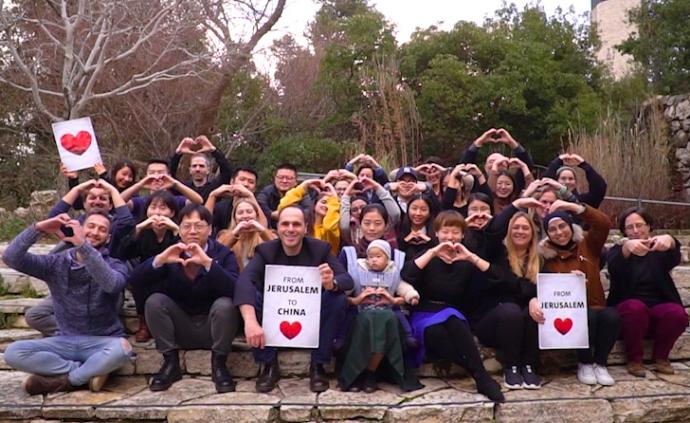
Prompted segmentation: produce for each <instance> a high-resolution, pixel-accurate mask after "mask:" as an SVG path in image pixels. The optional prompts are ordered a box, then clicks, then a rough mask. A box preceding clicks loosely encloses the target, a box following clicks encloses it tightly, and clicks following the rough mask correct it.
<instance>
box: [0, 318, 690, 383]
mask: <svg viewBox="0 0 690 423" xmlns="http://www.w3.org/2000/svg"><path fill="white" fill-rule="evenodd" d="M40 337H41V335H40V333H38V332H36V331H34V330H32V329H5V330H0V370H2V369H7V368H8V367H7V365H6V364H5V362H4V360H3V356H2V351H4V350H5V348H6V346H7V345H8V344H9V343H10V342H12V341H14V340H21V339H36V338H40ZM130 342H131V343H132V346H133V347H134V351H135V352H136V353H137V356H136V358H135V359H133V360H132V361H131V362H130V363H128V364H126V365H125V366H123V367H122V368H120V369H119V370H118V371H117V373H118V374H119V375H151V374H154V373H156V372H158V369H159V368H160V366H161V364H162V360H163V358H162V356H161V354H160V353H158V352H157V351H156V350H155V348H154V343H153V341H150V342H148V343H146V344H138V343H136V342H134V339H133V338H130ZM651 352H652V343H651V341H646V342H645V358H646V359H651ZM480 354H481V356H482V359H483V361H484V367H486V369H487V370H488V371H489V372H491V373H497V372H500V371H501V364H500V362H499V360H498V358H497V357H496V350H495V349H493V348H488V347H481V346H480ZM278 359H279V360H280V367H281V371H282V373H283V375H286V376H298V377H306V376H308V374H309V362H310V352H309V351H306V350H284V351H281V352H280V353H279V354H278ZM541 359H542V364H543V368H544V369H546V370H547V371H551V372H554V371H558V370H560V369H568V368H573V367H575V365H576V364H577V362H576V359H575V354H574V352H572V351H543V352H542V353H541ZM670 359H671V360H672V361H685V360H690V330H689V331H686V332H685V333H684V334H683V335H682V336H681V337H680V338H679V339H678V341H676V343H675V345H674V346H673V349H672V350H671V354H670ZM625 362H626V359H625V351H624V349H623V344H622V342H621V341H618V342H616V345H615V346H614V348H613V350H612V351H611V354H610V355H609V360H608V364H610V365H618V364H624V363H625ZM180 364H181V365H182V368H183V370H184V371H185V372H186V374H188V375H198V376H210V375H211V353H210V351H207V350H190V351H182V352H181V353H180ZM228 367H229V368H230V370H231V372H232V374H233V375H234V376H236V377H243V378H253V377H256V376H257V375H258V373H259V366H258V364H256V363H255V362H254V357H253V355H252V352H251V350H250V349H249V346H248V345H247V344H246V343H244V341H243V339H242V338H236V339H235V342H233V351H232V352H231V353H230V354H229V356H228ZM327 370H328V371H332V370H333V366H332V365H331V366H327ZM419 374H420V375H421V376H422V377H455V376H464V375H465V372H464V370H462V368H460V367H459V366H456V365H452V366H450V367H449V368H448V369H440V368H437V367H436V366H434V365H433V364H431V363H425V364H423V365H422V367H421V368H420V369H419Z"/></svg>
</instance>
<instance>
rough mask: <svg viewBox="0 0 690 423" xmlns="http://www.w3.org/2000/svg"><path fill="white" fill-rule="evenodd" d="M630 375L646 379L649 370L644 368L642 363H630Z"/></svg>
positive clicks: (628, 365)
mask: <svg viewBox="0 0 690 423" xmlns="http://www.w3.org/2000/svg"><path fill="white" fill-rule="evenodd" d="M626 367H627V369H628V373H630V374H631V375H633V376H637V377H645V375H646V373H647V369H645V368H644V366H643V365H642V362H641V361H629V362H628V364H627V366H626Z"/></svg>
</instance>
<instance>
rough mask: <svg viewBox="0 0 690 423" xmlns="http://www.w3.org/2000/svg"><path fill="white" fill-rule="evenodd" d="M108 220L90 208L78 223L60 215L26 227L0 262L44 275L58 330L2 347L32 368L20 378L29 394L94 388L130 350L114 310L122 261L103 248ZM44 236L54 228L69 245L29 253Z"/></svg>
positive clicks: (18, 365) (13, 361)
mask: <svg viewBox="0 0 690 423" xmlns="http://www.w3.org/2000/svg"><path fill="white" fill-rule="evenodd" d="M110 225H111V221H110V217H109V216H108V214H107V213H106V212H103V211H92V212H89V213H88V214H87V215H86V219H85V220H84V223H83V226H82V224H80V223H79V222H78V221H76V220H71V219H70V217H69V216H68V215H66V214H60V215H58V216H55V217H52V218H49V219H46V220H43V221H40V222H38V223H36V224H34V225H31V226H30V227H28V228H27V229H25V230H24V231H23V232H22V233H21V234H19V235H18V236H17V237H16V238H15V239H14V240H13V241H12V242H11V243H10V245H9V246H8V247H7V249H6V250H5V253H4V255H3V261H4V262H5V263H6V264H7V265H8V266H10V267H11V268H13V269H15V270H18V271H20V272H23V273H26V274H28V275H30V276H33V277H35V278H38V279H41V280H44V281H45V282H46V284H47V285H48V287H49V289H50V294H51V296H52V298H53V306H54V310H55V320H56V322H57V329H58V330H57V335H56V336H52V337H49V338H45V339H37V340H22V341H16V342H13V343H12V344H10V345H9V346H8V347H7V349H6V350H5V361H6V362H7V364H9V365H10V366H11V367H13V368H15V369H18V370H21V371H24V372H27V373H31V376H29V377H28V378H27V379H26V380H25V381H24V384H23V387H24V389H25V390H26V392H28V393H29V394H31V395H38V394H47V393H52V392H58V391H70V390H74V389H78V388H79V387H82V386H83V385H86V384H88V386H89V389H91V390H92V391H98V390H100V389H101V388H102V386H103V384H104V383H105V381H106V378H107V375H108V374H109V373H110V372H112V371H113V370H115V369H117V368H119V367H121V366H122V365H123V364H125V363H126V362H127V361H128V360H129V357H130V356H131V355H132V347H131V346H130V344H129V342H127V340H126V339H125V338H124V336H125V331H124V328H123V327H122V323H121V322H120V319H119V317H118V308H117V303H118V298H119V296H120V293H121V292H122V290H123V289H124V287H125V284H126V273H127V267H126V265H125V264H124V263H123V262H121V261H119V260H116V259H114V258H112V257H110V256H109V255H108V252H107V249H106V248H105V246H106V245H107V244H108V241H109V239H110ZM70 231H71V233H70ZM42 234H56V235H58V236H59V237H60V238H61V239H62V240H63V241H67V242H70V243H72V245H74V248H71V249H69V250H67V251H64V252H61V253H53V254H47V255H35V254H31V253H28V252H27V250H28V249H29V247H30V246H31V245H32V244H34V243H35V242H36V241H37V240H38V239H39V237H40V236H41V235H42ZM68 235H69V236H68Z"/></svg>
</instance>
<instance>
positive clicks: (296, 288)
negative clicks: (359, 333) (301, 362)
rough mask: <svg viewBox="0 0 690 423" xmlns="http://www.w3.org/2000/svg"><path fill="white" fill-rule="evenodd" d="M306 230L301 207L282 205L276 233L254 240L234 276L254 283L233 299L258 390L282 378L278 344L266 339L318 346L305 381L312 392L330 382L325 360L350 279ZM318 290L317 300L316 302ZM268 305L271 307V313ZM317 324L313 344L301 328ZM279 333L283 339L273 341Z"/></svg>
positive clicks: (326, 248)
mask: <svg viewBox="0 0 690 423" xmlns="http://www.w3.org/2000/svg"><path fill="white" fill-rule="evenodd" d="M306 234H307V226H306V219H305V216H304V212H303V211H302V209H301V208H299V207H297V206H289V207H286V208H284V209H283V210H281V211H280V214H279V215H278V237H279V239H277V240H274V241H268V242H264V243H262V244H260V245H258V246H257V247H256V251H255V253H254V258H253V259H252V260H251V261H250V262H249V264H248V265H247V267H245V269H244V271H243V272H242V274H241V275H240V278H239V280H238V283H239V284H243V285H247V284H246V282H251V284H252V285H253V286H254V287H255V288H256V289H255V290H254V291H253V292H249V291H243V292H242V293H238V295H237V296H236V298H235V301H236V303H237V304H238V305H239V307H240V312H241V313H242V317H243V318H244V322H245V335H246V337H247V342H248V343H249V345H251V346H252V347H254V348H255V350H254V358H255V360H256V361H257V362H259V363H261V364H262V367H263V369H262V372H261V375H260V376H259V378H258V379H257V381H256V390H257V391H258V392H270V391H271V390H273V388H275V386H276V384H277V383H278V380H279V379H280V368H279V366H278V359H277V349H276V348H275V346H269V345H282V346H285V345H289V346H295V347H316V348H315V349H314V350H313V351H312V355H311V366H310V368H309V376H310V382H309V387H310V389H311V390H312V391H314V392H323V391H325V390H327V389H328V387H329V382H328V379H327V377H326V372H325V370H324V368H323V365H324V364H326V363H330V361H331V358H332V353H333V351H332V350H333V339H334V337H335V334H336V329H337V325H338V323H339V322H340V321H342V320H343V319H344V318H345V307H346V304H347V300H346V298H345V295H344V292H345V291H348V290H350V289H352V287H353V282H352V278H351V277H350V275H349V274H348V273H347V271H346V270H345V268H344V267H343V266H342V264H340V262H338V260H337V259H336V258H335V257H334V256H332V255H331V254H330V245H329V244H328V243H325V242H323V241H319V240H317V239H313V238H307V237H306ZM271 265H279V266H271ZM296 266H303V267H299V268H298V267H296ZM290 267H292V269H291V268H290ZM304 267H306V269H305V268H304ZM317 274H318V276H317ZM315 281H316V283H315ZM319 283H320V286H318V284H319ZM264 293H265V294H264ZM317 293H318V295H319V296H320V305H317V307H314V304H313V298H314V296H315V295H317ZM318 306H320V308H318ZM264 307H265V309H266V312H264ZM315 309H318V310H319V317H320V319H319V320H318V321H317V322H319V326H316V322H314V321H313V319H311V321H309V320H310V318H309V315H310V314H314V310H315ZM269 310H272V311H273V313H272V314H269V313H268V311H269ZM264 317H265V319H264ZM269 318H270V319H271V320H270V321H269V320H268V319H269ZM262 325H263V328H262V327H261V326H262ZM315 328H318V332H316V333H318V338H317V340H318V343H317V344H314V343H313V339H312V340H311V341H310V340H307V339H305V338H303V334H302V331H307V332H311V331H314V330H316V329H315ZM264 333H265V334H266V335H264ZM312 336H313V335H312ZM281 337H282V338H283V340H282V342H278V341H276V340H280V339H281Z"/></svg>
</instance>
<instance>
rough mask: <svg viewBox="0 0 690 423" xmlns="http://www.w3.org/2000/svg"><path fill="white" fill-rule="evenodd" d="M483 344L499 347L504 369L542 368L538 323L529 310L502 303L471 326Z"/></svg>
mask: <svg viewBox="0 0 690 423" xmlns="http://www.w3.org/2000/svg"><path fill="white" fill-rule="evenodd" d="M472 329H473V330H474V333H475V334H476V335H477V338H479V341H481V343H482V344H484V345H486V346H487V347H492V348H497V349H498V350H499V352H500V353H501V356H502V358H503V367H504V368H507V367H510V366H524V365H528V364H529V365H531V366H532V367H535V368H536V367H538V365H539V339H538V338H539V335H538V330H537V322H535V321H534V320H532V318H531V317H530V315H529V309H528V308H527V307H526V308H524V309H521V308H520V306H519V305H517V304H514V303H501V304H499V305H497V306H496V307H494V308H493V309H491V310H490V311H489V312H488V313H487V314H485V315H484V317H483V318H482V319H481V320H479V321H478V322H477V323H475V324H474V326H473V327H472Z"/></svg>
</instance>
